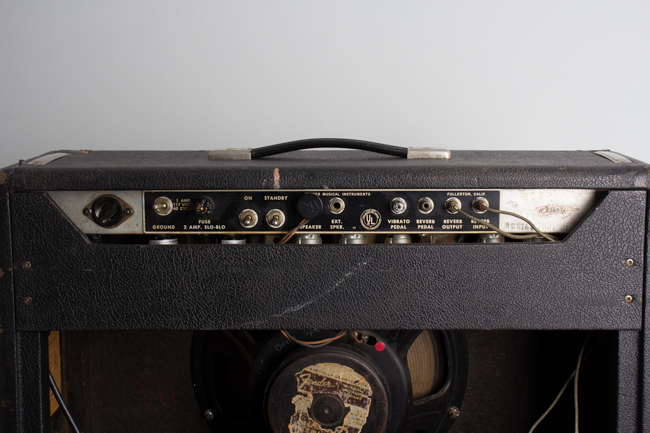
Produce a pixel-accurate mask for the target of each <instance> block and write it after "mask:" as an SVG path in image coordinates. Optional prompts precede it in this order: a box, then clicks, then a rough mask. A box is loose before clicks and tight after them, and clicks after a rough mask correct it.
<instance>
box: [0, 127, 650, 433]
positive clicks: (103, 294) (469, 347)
mask: <svg viewBox="0 0 650 433" xmlns="http://www.w3.org/2000/svg"><path fill="white" fill-rule="evenodd" d="M316 147H326V148H348V149H346V150H322V149H319V150H308V149H310V148H316ZM649 168H650V167H649V166H648V165H646V164H644V163H642V162H640V161H637V160H634V159H632V158H628V157H625V156H622V155H619V154H617V153H614V152H610V151H594V152H591V151H589V152H587V151H564V152H518V151H517V152H512V151H509V152H505V151H455V152H448V151H445V150H439V149H415V148H410V149H405V148H398V147H394V146H387V145H380V144H376V143H369V142H362V141H354V140H339V139H318V140H303V141H298V142H291V143H284V144H281V145H274V146H268V147H263V148H258V149H252V150H251V149H227V150H220V151H212V152H207V151H182V152H180V151H179V152H144V151H119V152H118V151H115V152H108V151H86V150H82V151H67V150H64V151H57V152H52V153H47V154H45V155H42V156H39V157H36V158H34V159H31V160H26V161H20V163H19V164H16V165H13V166H10V167H7V168H5V169H3V170H2V171H1V173H0V194H1V197H2V202H1V204H0V215H1V216H2V218H1V221H2V225H1V226H0V240H1V242H0V248H1V249H0V289H1V290H0V296H1V299H0V301H1V302H0V351H1V353H2V364H1V369H0V397H1V404H0V430H2V431H7V432H11V431H19V432H50V431H51V432H69V431H82V432H84V433H90V432H93V433H95V432H114V431H134V432H135V431H137V432H157V433H158V432H179V431H192V432H204V433H209V432H222V433H230V432H244V433H253V432H259V433H281V432H290V433H319V432H322V433H361V432H363V433H380V432H385V433H407V432H422V433H424V432H428V433H429V432H430V433H433V432H436V433H444V432H505V431H508V432H515V431H525V432H527V431H535V432H544V431H547V432H550V431H553V432H556V431H578V426H579V428H580V429H582V430H583V431H607V432H609V431H619V432H640V431H650V397H649V396H650V379H648V371H650V370H648V361H650V358H649V356H650V350H649V347H648V344H650V339H649V335H650V334H648V331H647V326H646V325H647V322H646V319H647V317H648V316H647V310H646V309H645V308H644V305H645V287H646V286H645V285H646V281H647V275H648V274H647V268H646V261H645V255H646V252H647V248H648V245H649V243H648V239H649V236H648V200H647V194H648V186H649V181H650V174H649Z"/></svg>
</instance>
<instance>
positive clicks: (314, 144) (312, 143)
mask: <svg viewBox="0 0 650 433" xmlns="http://www.w3.org/2000/svg"><path fill="white" fill-rule="evenodd" d="M323 147H336V148H342V149H357V150H367V151H370V152H377V153H383V154H385V155H392V156H400V157H402V158H406V157H407V155H408V149H407V148H406V147H399V146H390V145H388V144H381V143H374V142H372V141H363V140H348V139H345V138H311V139H308V140H297V141H289V142H287V143H280V144H273V145H271V146H264V147H258V148H257V149H252V150H251V159H258V158H263V157H265V156H271V155H278V154H280V153H285V152H292V151H294V150H303V149H317V148H323Z"/></svg>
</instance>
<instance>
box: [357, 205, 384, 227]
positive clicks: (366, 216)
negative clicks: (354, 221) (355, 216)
mask: <svg viewBox="0 0 650 433" xmlns="http://www.w3.org/2000/svg"><path fill="white" fill-rule="evenodd" d="M379 224H381V215H380V214H379V212H377V211H376V210H374V209H366V210H365V211H363V213H362V214H361V225H362V226H363V227H364V228H365V229H366V230H374V229H376V228H377V227H379Z"/></svg>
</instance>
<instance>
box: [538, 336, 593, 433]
mask: <svg viewBox="0 0 650 433" xmlns="http://www.w3.org/2000/svg"><path fill="white" fill-rule="evenodd" d="M588 340H589V337H587V340H585V343H584V344H583V345H582V348H581V349H580V355H578V363H577V365H576V368H575V370H573V373H571V376H569V378H568V379H567V380H566V382H564V386H563V387H562V389H561V390H560V392H559V393H558V395H557V397H555V400H553V403H551V405H550V406H549V407H548V409H546V411H545V412H544V413H543V414H542V416H540V417H539V419H538V420H537V421H535V424H533V426H532V427H531V428H530V430H528V433H533V431H534V430H535V429H536V428H537V426H538V425H539V424H540V423H541V422H542V421H543V420H544V418H546V416H547V415H548V414H549V413H550V412H551V410H553V408H554V407H555V405H556V404H557V402H558V401H559V400H560V397H562V394H564V391H566V388H567V386H569V383H571V380H572V379H574V378H575V382H574V384H573V405H574V407H575V413H576V416H575V433H578V374H579V373H580V364H581V363H582V354H583V353H584V352H585V347H587V341H588Z"/></svg>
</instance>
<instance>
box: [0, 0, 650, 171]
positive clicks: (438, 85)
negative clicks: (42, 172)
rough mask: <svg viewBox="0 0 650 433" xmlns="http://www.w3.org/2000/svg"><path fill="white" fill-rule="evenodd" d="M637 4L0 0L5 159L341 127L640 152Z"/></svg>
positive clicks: (649, 11)
mask: <svg viewBox="0 0 650 433" xmlns="http://www.w3.org/2000/svg"><path fill="white" fill-rule="evenodd" d="M648 23H650V2H647V1H608V2H603V1H570V2H566V1H525V2H522V1H487V2H479V1H454V2H448V1H408V2H397V1H390V2H389V1H369V0H358V1H338V0H333V1H286V0H283V1H272V2H271V1H259V2H257V1H206V2H203V1H158V0H157V1H110V2H87V1H57V2H49V1H32V2H19V1H3V2H2V3H0V146H1V149H2V152H1V153H0V166H5V165H8V164H10V163H14V162H16V161H17V160H18V159H19V158H28V157H32V156H35V155H37V154H39V153H42V152H45V151H47V150H52V149H60V148H66V149H213V148H219V147H256V146H261V145H266V144H273V143H277V142H282V141H288V140H294V139H301V138H311V137H346V138H360V139H366V140H374V141H379V142H384V143H390V144H396V145H404V146H438V147H446V148H450V149H452V150H453V149H544V150H565V149H602V148H611V149H613V150H617V151H619V152H621V153H624V154H627V155H630V156H633V157H636V158H639V159H643V160H646V161H650V149H649V148H650V146H648V141H649V138H650V79H649V77H650V25H649V24H648Z"/></svg>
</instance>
